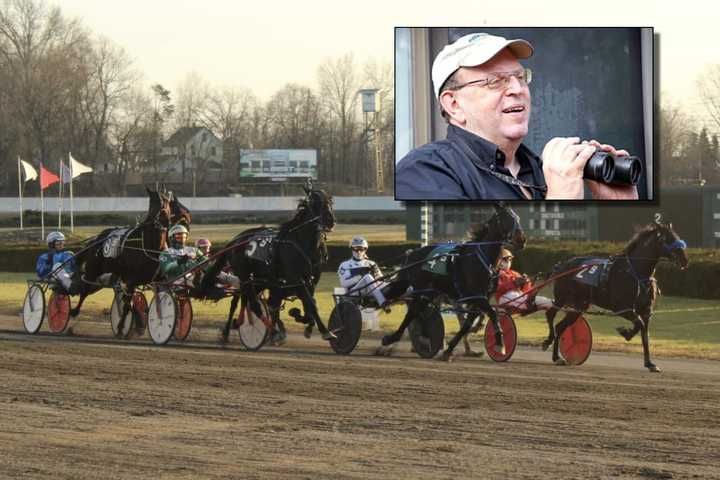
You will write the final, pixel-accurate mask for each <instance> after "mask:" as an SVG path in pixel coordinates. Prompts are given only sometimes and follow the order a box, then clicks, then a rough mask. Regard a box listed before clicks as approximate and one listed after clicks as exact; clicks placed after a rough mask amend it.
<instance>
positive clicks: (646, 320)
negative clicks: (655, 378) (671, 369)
mask: <svg viewBox="0 0 720 480" xmlns="http://www.w3.org/2000/svg"><path fill="white" fill-rule="evenodd" d="M651 315H652V314H649V315H643V317H642V318H641V320H642V322H643V328H642V332H641V334H642V342H643V357H644V359H645V368H647V369H648V370H650V371H651V372H660V369H659V368H658V367H657V365H655V364H654V363H653V362H652V361H651V360H650V318H651Z"/></svg>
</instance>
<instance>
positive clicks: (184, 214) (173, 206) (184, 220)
mask: <svg viewBox="0 0 720 480" xmlns="http://www.w3.org/2000/svg"><path fill="white" fill-rule="evenodd" d="M168 197H169V198H170V212H171V218H170V223H172V224H173V225H175V224H177V223H179V224H181V225H184V226H185V228H187V229H188V230H190V224H191V223H192V215H191V214H190V210H189V209H188V208H187V207H186V206H185V205H183V204H182V203H181V202H180V200H178V198H177V196H176V195H175V194H174V193H173V192H172V191H170V192H168Z"/></svg>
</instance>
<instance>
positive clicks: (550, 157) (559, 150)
mask: <svg viewBox="0 0 720 480" xmlns="http://www.w3.org/2000/svg"><path fill="white" fill-rule="evenodd" d="M596 148H597V147H596V146H595V145H592V144H588V143H580V138H579V137H569V138H562V137H555V138H553V139H552V140H550V141H549V142H548V143H547V145H545V148H544V149H543V153H542V161H543V174H544V175H545V183H547V187H548V191H547V194H546V195H545V199H546V200H582V199H583V198H584V196H585V195H584V193H583V168H585V164H586V163H587V161H588V160H590V157H592V155H593V153H595V150H596Z"/></svg>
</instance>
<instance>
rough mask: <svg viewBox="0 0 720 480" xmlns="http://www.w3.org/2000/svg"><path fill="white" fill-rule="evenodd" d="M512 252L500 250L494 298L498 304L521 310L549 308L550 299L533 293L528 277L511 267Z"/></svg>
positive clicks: (531, 310) (532, 310) (550, 305)
mask: <svg viewBox="0 0 720 480" xmlns="http://www.w3.org/2000/svg"><path fill="white" fill-rule="evenodd" d="M513 258H514V257H513V254H512V252H510V250H507V249H505V248H503V249H502V250H500V258H499V259H498V262H497V270H498V275H499V278H498V287H497V290H496V291H495V299H496V300H497V302H498V304H499V305H504V306H509V307H513V308H516V309H518V310H520V311H523V312H534V311H537V310H549V309H550V308H552V300H550V299H549V298H546V297H540V296H536V295H534V292H533V285H532V282H531V281H530V277H528V276H527V275H525V274H521V273H519V272H516V271H515V270H513V269H512V261H513Z"/></svg>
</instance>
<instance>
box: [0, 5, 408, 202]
mask: <svg viewBox="0 0 720 480" xmlns="http://www.w3.org/2000/svg"><path fill="white" fill-rule="evenodd" d="M148 83H151V82H147V81H145V79H144V77H143V74H142V72H140V71H139V70H138V68H137V66H136V65H135V62H134V61H133V60H132V58H131V56H130V55H129V54H128V52H126V51H125V50H124V49H123V48H122V46H120V45H117V44H115V43H113V42H112V41H110V40H108V39H107V38H104V37H102V35H98V34H96V33H94V32H92V31H91V30H90V29H89V28H88V27H86V26H85V25H83V23H82V21H81V20H80V19H77V18H69V17H68V16H66V15H65V14H64V13H63V11H62V9H61V8H60V7H58V6H51V5H49V4H48V3H47V2H46V1H45V0H0V166H1V167H2V168H1V169H0V172H1V173H0V191H1V193H2V194H4V195H14V194H16V193H17V158H18V156H19V157H21V158H23V159H24V160H27V161H30V162H31V163H34V164H35V165H37V164H39V162H40V161H42V162H43V163H44V164H45V165H47V166H49V167H50V168H51V169H52V170H57V165H58V161H59V159H60V158H67V153H68V152H72V154H73V156H74V157H75V158H76V159H78V160H80V161H81V162H82V163H84V164H87V165H89V166H91V167H92V168H93V169H95V171H96V174H95V175H85V176H83V177H81V178H79V179H78V181H79V182H81V188H77V189H76V192H80V194H83V195H122V194H125V193H126V191H125V183H126V179H127V177H128V174H129V173H130V172H139V171H141V170H143V171H146V172H147V171H150V172H155V173H156V174H157V178H158V180H160V179H161V178H160V174H159V172H158V166H159V163H160V160H161V154H162V147H163V143H164V142H165V140H167V139H168V138H169V136H170V135H172V133H173V132H175V131H177V130H178V129H179V128H182V127H189V126H202V127H206V128H208V129H209V130H211V131H212V132H213V133H214V134H215V135H216V136H217V137H218V138H219V139H220V140H222V142H223V157H224V165H223V168H224V169H227V172H223V175H222V178H223V181H224V182H225V184H224V185H221V190H227V189H228V188H230V187H231V184H232V182H233V180H234V179H235V178H237V177H236V174H237V169H238V168H239V158H240V150H242V149H265V148H278V149H286V148H310V149H317V150H318V177H319V180H320V181H321V182H323V183H324V184H325V185H326V186H328V188H329V189H330V190H331V191H337V192H341V191H342V192H352V193H370V192H372V191H373V190H374V189H375V187H376V185H375V180H374V179H375V163H374V162H375V160H374V152H373V150H372V145H371V144H370V140H371V135H370V134H369V132H368V128H367V127H368V125H367V123H366V118H365V117H364V116H363V114H362V112H361V111H360V107H359V102H360V98H359V96H358V93H357V92H358V90H359V89H361V88H375V89H378V90H379V92H378V95H379V97H380V104H381V110H380V114H379V115H378V118H377V131H378V132H379V142H380V145H381V148H380V150H381V157H382V165H383V168H384V171H385V175H384V177H385V190H386V191H387V190H388V189H391V188H392V162H393V158H392V157H393V152H394V143H393V142H394V132H393V128H394V111H393V108H394V101H393V97H392V95H393V71H392V66H391V64H390V63H381V62H376V61H367V62H365V63H360V62H358V61H356V60H355V59H354V57H353V55H352V54H346V55H343V56H340V57H336V58H326V59H325V60H324V61H322V63H320V65H319V66H318V70H317V82H316V85H314V86H306V85H300V84H296V83H288V84H286V85H285V86H284V87H282V88H281V89H280V90H279V91H277V92H276V93H275V94H274V95H272V96H271V98H270V99H269V100H267V101H261V100H260V99H258V98H257V97H256V96H255V95H254V94H253V92H252V90H250V89H249V88H245V87H241V86H217V85H212V84H210V83H209V82H208V81H207V80H205V79H204V78H203V76H202V74H201V73H198V72H190V73H188V74H187V75H186V77H185V78H184V79H183V80H182V81H181V82H180V84H179V85H177V87H176V89H175V90H174V91H172V90H170V89H169V88H166V86H163V85H161V84H157V83H155V84H151V85H150V86H148ZM202 166H203V165H202V163H201V164H200V165H199V168H202ZM105 169H107V171H105ZM31 183H34V182H31ZM50 188H51V189H52V188H54V187H50ZM214 188H217V186H215V187H214ZM28 189H29V190H28V191H29V193H30V194H32V192H33V191H34V190H33V189H35V190H36V189H37V186H32V185H30V184H28ZM218 193H225V192H218V191H212V192H211V191H209V190H208V186H207V185H202V184H200V185H198V194H199V195H205V194H213V195H215V194H218Z"/></svg>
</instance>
